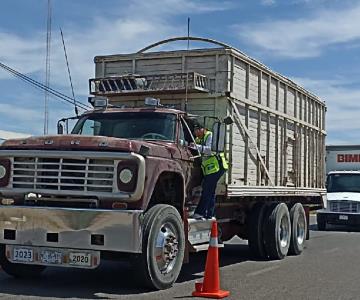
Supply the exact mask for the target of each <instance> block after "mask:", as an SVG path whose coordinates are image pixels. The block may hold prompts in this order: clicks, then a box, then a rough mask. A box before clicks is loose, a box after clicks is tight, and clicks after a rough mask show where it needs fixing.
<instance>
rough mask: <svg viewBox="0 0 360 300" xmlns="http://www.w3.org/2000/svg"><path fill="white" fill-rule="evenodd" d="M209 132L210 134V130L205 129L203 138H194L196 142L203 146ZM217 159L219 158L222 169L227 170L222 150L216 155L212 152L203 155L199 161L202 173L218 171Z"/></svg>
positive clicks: (207, 173) (208, 173)
mask: <svg viewBox="0 0 360 300" xmlns="http://www.w3.org/2000/svg"><path fill="white" fill-rule="evenodd" d="M211 134H212V132H211V131H206V133H205V134H204V136H203V138H201V139H200V138H198V137H197V138H196V139H195V142H196V144H199V145H202V146H204V145H205V144H206V140H207V139H208V137H209V136H210V135H211ZM219 160H221V163H222V166H223V168H224V170H227V169H228V168H229V167H228V163H227V161H226V158H225V155H224V153H223V152H221V153H219V154H218V155H216V153H213V154H212V155H210V156H203V158H202V162H201V169H202V171H203V174H204V175H210V174H214V173H216V172H219V171H220V164H219Z"/></svg>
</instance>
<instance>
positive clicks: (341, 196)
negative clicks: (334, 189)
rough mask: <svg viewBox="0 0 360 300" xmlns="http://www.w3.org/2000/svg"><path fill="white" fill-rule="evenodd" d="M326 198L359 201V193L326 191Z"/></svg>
mask: <svg viewBox="0 0 360 300" xmlns="http://www.w3.org/2000/svg"><path fill="white" fill-rule="evenodd" d="M327 200H328V201H334V200H336V201H341V200H343V201H356V202H360V193H350V192H343V193H327Z"/></svg>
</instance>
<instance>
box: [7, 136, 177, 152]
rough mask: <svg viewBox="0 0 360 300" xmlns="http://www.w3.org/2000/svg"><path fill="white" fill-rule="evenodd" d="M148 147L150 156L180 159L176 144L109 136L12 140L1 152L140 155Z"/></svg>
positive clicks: (41, 137)
mask: <svg viewBox="0 0 360 300" xmlns="http://www.w3.org/2000/svg"><path fill="white" fill-rule="evenodd" d="M141 146H144V147H147V148H148V149H149V150H148V155H149V156H157V157H164V158H180V152H179V149H178V147H177V146H176V144H174V143H169V142H163V141H156V142H152V141H139V140H127V139H120V138H115V137H107V136H81V135H76V134H69V135H48V136H38V137H37V136H34V137H29V138H25V139H11V140H7V141H5V142H4V143H3V144H2V145H1V146H0V151H1V150H58V151H66V150H68V151H69V150H72V151H74V150H75V151H76V150H79V151H120V152H134V153H140V154H141V151H140V148H141Z"/></svg>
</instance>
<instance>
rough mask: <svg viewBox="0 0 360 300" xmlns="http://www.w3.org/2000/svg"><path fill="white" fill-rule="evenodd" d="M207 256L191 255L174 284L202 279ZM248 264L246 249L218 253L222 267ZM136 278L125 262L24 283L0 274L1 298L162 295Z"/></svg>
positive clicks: (51, 271)
mask: <svg viewBox="0 0 360 300" xmlns="http://www.w3.org/2000/svg"><path fill="white" fill-rule="evenodd" d="M206 254H207V253H206V252H200V253H194V254H191V255H190V263H189V264H185V265H184V266H183V269H182V271H181V273H180V276H179V278H178V280H177V283H184V282H187V281H191V280H194V279H199V278H202V274H201V273H202V272H203V271H204V268H205V261H206ZM249 260H252V257H251V255H250V252H249V250H248V247H247V245H238V244H231V245H227V246H226V247H225V248H224V249H221V251H220V262H219V263H220V266H221V267H224V266H229V265H234V264H238V263H242V262H244V261H249ZM138 272H139V271H138ZM140 272H141V270H140ZM137 274H138V273H137V272H136V271H134V270H133V269H132V268H131V266H130V264H129V263H127V262H105V261H104V262H103V263H102V265H101V266H100V267H99V268H97V269H95V270H81V269H68V268H64V269H63V268H61V269H58V268H48V269H47V270H46V271H45V272H44V273H43V275H42V276H41V277H40V278H37V279H35V278H34V279H27V280H25V279H14V278H12V277H9V276H7V275H6V274H5V273H4V272H2V271H1V270H0V294H2V295H3V294H4V295H5V296H9V297H14V296H20V297H22V298H23V297H25V296H33V297H51V298H53V297H56V298H69V297H76V298H86V299H108V298H116V297H118V296H120V295H139V296H140V294H143V293H146V294H148V293H154V294H155V293H161V292H152V291H150V290H147V289H144V288H142V287H141V285H139V284H138V282H137Z"/></svg>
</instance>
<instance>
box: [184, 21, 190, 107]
mask: <svg viewBox="0 0 360 300" xmlns="http://www.w3.org/2000/svg"><path fill="white" fill-rule="evenodd" d="M189 48H190V18H189V17H188V19H187V51H189ZM185 58H186V56H185ZM185 68H186V83H185V111H187V105H188V81H189V72H188V68H187V61H186V60H185Z"/></svg>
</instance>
